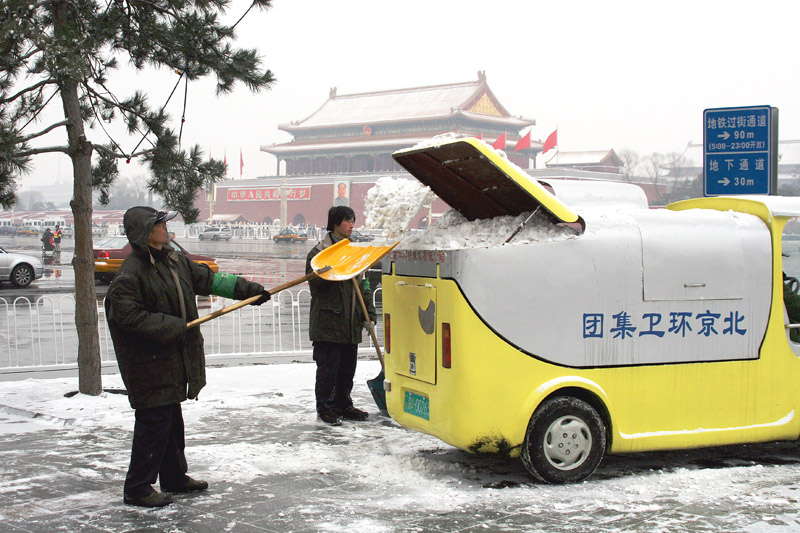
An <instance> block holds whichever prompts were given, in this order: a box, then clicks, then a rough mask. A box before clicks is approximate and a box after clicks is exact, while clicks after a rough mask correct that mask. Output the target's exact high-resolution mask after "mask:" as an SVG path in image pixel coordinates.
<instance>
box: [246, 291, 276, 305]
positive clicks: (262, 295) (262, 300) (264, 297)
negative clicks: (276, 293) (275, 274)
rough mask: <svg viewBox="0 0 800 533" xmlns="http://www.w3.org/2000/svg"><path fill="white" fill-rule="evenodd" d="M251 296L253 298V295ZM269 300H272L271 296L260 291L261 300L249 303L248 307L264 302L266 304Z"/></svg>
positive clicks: (267, 292)
mask: <svg viewBox="0 0 800 533" xmlns="http://www.w3.org/2000/svg"><path fill="white" fill-rule="evenodd" d="M253 296H255V294H254V295H253ZM251 298H252V296H251ZM270 298H272V295H271V294H270V293H269V291H266V290H264V291H261V298H259V299H258V300H256V301H255V302H253V303H251V304H250V305H261V304H263V303H264V302H268V301H269V299H270Z"/></svg>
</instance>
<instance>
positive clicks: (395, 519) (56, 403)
mask: <svg viewBox="0 0 800 533" xmlns="http://www.w3.org/2000/svg"><path fill="white" fill-rule="evenodd" d="M378 371H379V364H378V363H377V362H376V361H362V362H360V363H359V367H358V372H357V376H356V380H355V382H356V387H355V389H354V398H355V401H356V403H357V405H359V406H360V407H364V408H366V409H367V410H368V411H370V415H371V417H370V420H369V421H367V422H365V423H345V424H344V425H343V426H341V427H330V426H326V425H324V424H321V423H319V422H317V421H316V418H315V411H314V405H313V402H314V400H313V396H314V394H313V386H314V372H315V366H314V365H313V364H303V363H296V364H284V365H258V366H247V367H229V368H209V369H208V382H209V385H208V386H207V387H206V388H205V389H204V390H203V391H202V392H201V393H200V400H199V401H196V402H195V401H189V402H185V403H184V404H183V405H184V408H183V411H184V418H185V421H186V432H187V458H188V460H189V465H190V474H193V475H196V476H197V477H199V478H203V479H207V480H208V481H209V482H210V483H211V485H212V488H214V487H216V488H217V490H214V491H211V492H209V493H208V494H207V495H203V496H194V497H192V498H191V499H187V500H182V501H183V502H184V503H183V507H181V508H186V509H195V511H196V512H199V511H204V510H214V509H217V508H220V509H223V508H226V507H225V506H231V507H232V508H230V509H228V510H225V511H224V512H223V511H219V513H221V514H222V515H223V516H224V517H228V519H229V520H230V521H231V522H232V523H233V524H239V523H242V522H246V521H247V520H251V519H252V520H256V519H257V518H258V517H255V518H254V517H253V516H252V515H253V510H254V509H255V508H259V509H262V511H261V512H263V513H274V514H273V515H264V517H262V518H263V519H264V520H266V517H267V516H273V518H274V519H276V520H278V519H285V520H290V519H294V520H295V522H294V526H292V527H287V528H284V529H282V530H294V529H296V528H297V527H299V526H298V525H297V524H298V522H297V521H298V520H300V521H301V524H300V525H301V526H302V527H301V529H304V530H319V531H345V530H349V531H353V530H370V531H400V530H415V531H427V530H434V529H435V530H443V531H451V530H452V531H455V530H462V529H468V528H469V527H476V526H477V527H479V528H488V529H492V530H506V531H512V530H530V531H552V530H556V529H557V530H560V531H586V530H588V529H593V530H603V531H712V530H726V531H767V530H768V531H790V530H793V529H794V528H800V518H799V515H798V511H797V501H798V500H800V497H799V496H798V494H800V492H798V491H800V471H799V470H798V468H797V467H798V465H800V452H798V450H797V446H796V444H794V443H782V444H765V445H754V446H752V447H728V448H724V449H717V450H702V451H689V452H660V453H653V454H634V455H631V456H621V457H613V456H612V457H607V458H606V459H604V461H603V463H602V464H601V466H600V468H599V469H598V471H597V473H596V474H595V475H594V476H593V477H592V478H590V479H589V480H588V481H586V482H583V483H579V484H576V485H569V486H548V485H542V484H539V483H534V482H533V481H531V479H530V478H529V477H528V476H527V474H526V473H525V471H524V468H523V467H522V465H521V463H520V461H518V460H508V459H502V458H496V457H490V456H474V455H469V454H467V453H465V452H461V451H459V450H456V449H454V448H452V447H450V446H449V445H447V444H445V443H443V442H441V441H439V440H438V439H436V438H434V437H431V436H428V435H425V434H422V433H418V432H415V431H412V430H407V429H404V428H402V427H400V426H398V425H397V424H396V423H395V422H394V421H392V420H391V419H388V418H385V417H383V416H381V415H379V414H378V413H377V409H376V408H375V405H374V403H372V399H371V397H370V395H369V392H368V391H367V388H366V385H365V383H364V382H365V381H366V380H367V379H370V378H372V377H374V376H375V375H376V374H377V372H378ZM76 385H77V383H76V379H75V378H54V379H29V380H26V381H18V382H0V445H1V446H2V447H0V450H2V454H0V463H1V464H2V466H0V474H2V475H0V502H3V506H7V505H9V504H10V502H11V501H14V502H15V504H14V506H13V508H11V510H5V511H0V528H2V524H3V523H4V522H3V520H12V522H10V523H11V524H19V525H24V526H26V528H27V527H30V523H31V522H30V518H31V517H30V515H29V513H35V511H36V509H37V508H39V507H42V506H44V507H45V508H46V512H45V511H42V513H44V514H43V515H42V516H39V515H36V516H37V519H38V520H46V519H48V518H47V517H48V516H52V513H53V512H54V510H55V509H58V510H59V511H58V512H62V513H65V514H66V517H67V518H71V519H73V520H78V517H80V516H81V515H79V514H78V513H81V510H82V509H83V510H85V509H87V508H91V509H92V510H91V512H90V514H91V517H92V519H94V520H98V521H100V522H102V523H106V521H107V520H117V519H120V517H123V518H124V517H126V516H128V518H124V519H125V520H130V517H131V516H132V517H134V519H135V520H134V525H135V524H139V526H141V527H145V526H146V524H147V523H149V522H147V520H150V519H151V518H147V517H152V516H155V517H161V519H164V520H168V519H169V520H175V521H176V522H174V523H173V524H161V525H160V526H159V528H161V529H164V530H169V529H171V530H176V531H192V530H193V529H192V528H191V527H185V526H184V525H181V524H184V522H181V521H180V520H182V519H181V516H182V515H181V514H180V513H181V512H182V511H177V510H176V509H179V508H176V509H172V506H171V507H170V510H167V511H158V512H157V513H161V514H155V515H154V514H152V512H149V513H150V514H146V513H145V512H144V511H142V514H141V515H132V514H130V515H122V514H120V508H124V506H122V504H121V503H120V502H119V500H120V499H121V496H120V495H121V492H120V491H121V484H122V480H123V478H124V474H125V471H126V469H127V461H128V453H129V446H130V433H131V430H132V428H133V411H132V410H131V409H130V408H129V406H128V403H127V398H126V397H125V396H123V395H120V394H108V393H104V394H103V395H101V396H98V397H89V396H84V395H80V394H78V395H74V396H71V397H65V396H64V394H65V393H67V392H70V391H74V390H75V388H76ZM104 387H106V388H112V389H113V388H121V387H122V384H121V381H120V379H119V376H104ZM23 412H28V413H39V414H40V415H42V416H39V417H37V418H30V417H28V418H23V417H22V416H21V415H20V413H23ZM54 432H55V433H54ZM38 433H42V434H47V435H56V440H55V441H53V442H52V443H47V444H45V449H47V450H48V452H47V454H48V455H49V456H50V459H48V460H51V461H52V462H53V464H54V465H55V468H51V469H50V468H48V469H42V468H38V467H37V468H35V469H33V470H32V471H31V472H27V471H25V470H21V469H22V468H24V464H25V463H26V462H27V461H28V460H26V459H25V454H26V453H30V452H29V451H28V450H26V447H27V446H28V445H23V446H20V447H15V446H14V442H15V441H17V440H19V441H20V442H26V443H29V442H35V439H34V440H31V439H33V438H34V437H35V435H36V434H38ZM20 465H22V466H20ZM79 479H82V480H94V481H95V482H96V485H93V489H92V490H90V491H88V492H81V493H77V492H76V493H75V494H70V493H69V491H68V490H67V489H64V488H63V487H64V486H66V487H75V488H76V490H77V489H78V488H79V487H84V486H85V483H83V482H80V481H78V480H79ZM56 485H58V486H60V487H62V491H64V492H66V493H67V496H62V497H60V498H53V499H48V500H47V501H46V502H45V503H42V502H41V501H39V500H38V498H40V497H41V496H40V495H39V494H40V493H39V492H38V491H39V490H44V491H45V492H46V491H47V487H53V486H56ZM297 486H300V487H302V490H299V489H297V488H292V487H297ZM37 487H39V488H40V489H37ZM81 490H85V489H81ZM25 498H33V500H32V501H30V502H25V501H24V500H25ZM273 500H274V502H273ZM103 506H106V507H103ZM86 512H88V511H86ZM26 513H28V514H26ZM48 513H50V514H48ZM17 514H19V515H20V516H23V517H25V516H27V518H24V520H23V521H21V522H14V521H13V517H14V516H17ZM136 516H141V517H142V518H141V519H136V518H135V517H136ZM21 520H22V519H21ZM138 520H144V521H138ZM153 520H154V519H153ZM175 524H177V525H175ZM303 524H305V525H303ZM105 527H113V522H111V523H108V524H107V525H106V526H105ZM128 527H129V529H130V528H131V526H130V525H128ZM209 527H211V526H209ZM274 527H277V526H273V528H274ZM348 528H349V529H348ZM133 529H135V527H134V528H133ZM233 529H234V530H235V529H236V528H235V527H234V528H233ZM268 529H271V528H269V526H268ZM30 530H32V531H39V530H44V529H43V528H42V529H37V528H36V527H31V529H30ZM205 530H206V531H207V530H210V529H205ZM794 530H797V529H794Z"/></svg>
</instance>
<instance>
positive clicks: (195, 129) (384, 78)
mask: <svg viewBox="0 0 800 533" xmlns="http://www.w3.org/2000/svg"><path fill="white" fill-rule="evenodd" d="M247 5H248V2H247V1H246V0H234V2H233V4H232V7H231V9H230V11H229V13H228V16H227V18H228V19H231V21H233V20H235V19H236V18H238V17H239V16H240V15H241V13H242V12H243V11H244V9H246V7H247ZM792 6H795V4H794V3H793V2H786V1H773V0H762V1H760V2H752V1H749V2H741V1H705V0H701V1H697V0H694V1H683V0H679V1H671V2H652V1H651V2H647V1H641V0H638V1H622V0H618V1H614V0H611V1H608V2H597V1H570V2H565V1H559V0H548V1H546V2H543V1H539V0H493V1H492V2H488V1H478V0H404V1H402V2H386V1H375V0H340V1H337V2H332V1H330V0H274V1H273V7H272V9H270V10H268V11H266V12H251V13H250V14H249V15H248V16H247V18H245V20H244V21H243V22H242V23H241V24H240V25H239V26H238V28H237V30H238V37H239V41H238V44H239V46H244V47H248V48H257V49H259V50H260V54H261V56H262V58H263V61H264V65H265V66H267V67H268V68H269V69H271V70H272V71H273V73H274V75H275V76H276V77H277V83H276V84H275V85H274V87H273V89H272V90H271V91H267V92H264V93H261V94H256V95H253V94H251V93H250V92H249V91H248V90H247V89H246V88H244V87H237V89H236V91H235V92H234V93H233V94H230V95H225V96H222V97H219V98H217V97H216V96H215V94H214V88H213V83H211V81H208V82H201V83H195V84H193V85H190V86H189V90H188V101H187V111H186V123H185V125H184V133H183V144H184V145H185V146H189V145H192V144H195V143H199V144H200V145H201V146H202V147H203V148H204V149H206V150H207V151H209V150H210V153H211V155H213V156H214V157H218V158H222V157H223V155H224V154H227V160H228V164H229V176H230V177H232V178H233V177H235V178H238V176H239V150H240V149H241V151H242V155H243V159H244V172H243V176H244V177H245V178H253V177H257V176H262V175H274V174H275V171H276V162H275V159H274V158H273V157H272V156H270V155H269V154H266V153H264V152H261V151H260V150H259V147H260V146H261V145H268V144H272V143H281V142H286V141H289V140H291V137H290V136H289V135H288V134H287V133H285V132H283V131H279V130H278V125H279V124H284V123H288V122H291V121H294V120H301V119H303V118H306V117H307V116H309V115H311V114H312V113H313V112H315V111H316V110H317V109H318V108H319V107H320V106H321V105H322V104H323V103H324V102H325V101H326V100H327V98H328V94H329V91H330V89H331V87H337V90H338V94H340V95H342V94H353V93H361V92H369V91H380V90H389V89H400V88H408V87H419V86H426V85H438V84H444V83H458V82H465V81H473V80H476V79H477V73H478V71H479V70H483V71H485V72H486V76H487V80H488V83H489V87H490V88H491V89H492V91H493V92H494V93H495V95H496V96H497V98H498V99H499V101H500V102H501V103H502V104H503V105H504V106H505V107H506V109H508V111H509V112H510V113H511V114H513V115H522V116H523V117H525V118H530V119H534V120H536V123H537V125H536V126H535V127H534V128H533V135H532V136H533V139H541V140H544V139H545V138H546V137H547V135H549V134H550V133H551V132H552V131H553V130H555V129H556V128H558V141H559V148H560V149H561V150H563V151H574V150H600V149H609V148H614V149H615V150H618V151H619V150H622V149H626V148H629V149H633V150H635V151H637V152H639V153H640V155H646V154H649V153H652V152H680V151H682V150H683V149H684V148H685V146H686V144H687V143H688V142H689V141H693V142H702V113H703V110H704V109H706V108H715V107H728V106H735V107H738V106H750V105H772V106H775V107H778V108H779V109H780V119H779V123H780V138H781V139H784V140H785V139H800V86H799V85H798V81H799V80H800V46H798V44H797V38H796V35H797V24H798V16H797V15H798V11H800V9H799V8H797V7H796V6H795V7H792ZM116 81H117V82H118V85H117V86H118V87H121V88H123V90H122V91H121V93H122V94H121V95H124V94H126V93H127V91H129V90H131V88H132V87H134V86H141V85H140V84H141V83H147V84H148V85H146V86H144V87H145V88H146V89H147V90H148V92H149V94H150V98H151V100H152V102H153V103H156V102H163V101H164V100H166V98H167V95H168V94H169V92H170V91H171V90H172V87H173V85H174V83H175V81H176V76H175V75H174V74H171V73H168V72H165V71H160V72H155V73H154V72H152V71H150V72H149V74H148V75H147V76H143V75H139V76H138V77H136V78H132V77H130V76H128V75H126V74H121V75H120V76H119V77H118V78H117V80H116ZM182 88H183V87H182V86H181V90H180V91H178V92H176V96H175V97H173V100H172V101H171V102H170V105H169V107H168V110H169V111H170V112H171V113H172V115H173V116H174V118H175V119H176V122H175V124H176V127H177V120H179V119H180V115H181V108H182V105H183V98H182ZM54 108H55V110H54V112H56V111H59V109H60V104H56V105H55V106H54ZM57 135H58V137H52V136H51V137H50V138H49V139H48V141H49V143H51V144H63V143H64V135H65V134H64V133H63V131H62V132H61V133H58V134H57ZM95 135H96V136H95V137H94V140H95V141H96V142H104V139H103V138H102V137H100V135H101V133H100V132H96V133H95ZM117 140H119V139H117ZM137 141H138V139H136V140H128V141H127V142H123V143H122V144H123V146H127V147H130V148H133V146H134V145H135V144H136V142H137ZM34 164H35V167H34V170H33V172H32V173H31V175H30V176H26V177H25V178H23V184H25V183H31V184H33V183H36V184H46V183H52V182H53V181H56V180H57V179H60V180H71V172H72V170H71V165H70V163H69V160H68V159H67V158H66V157H65V156H61V157H58V156H39V159H37V160H35V161H34ZM121 167H123V168H121V170H122V172H123V174H125V175H137V174H138V175H143V174H145V169H144V167H140V166H138V165H136V164H135V163H131V164H130V165H129V166H126V165H125V164H124V162H123V163H122V165H121Z"/></svg>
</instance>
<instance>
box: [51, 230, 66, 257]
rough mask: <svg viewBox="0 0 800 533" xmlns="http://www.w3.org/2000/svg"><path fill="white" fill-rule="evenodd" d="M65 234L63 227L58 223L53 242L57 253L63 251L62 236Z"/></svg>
mask: <svg viewBox="0 0 800 533" xmlns="http://www.w3.org/2000/svg"><path fill="white" fill-rule="evenodd" d="M63 236H64V234H63V233H62V232H61V228H60V227H59V226H58V224H56V230H55V231H54V232H53V244H54V245H55V247H56V253H61V237H63Z"/></svg>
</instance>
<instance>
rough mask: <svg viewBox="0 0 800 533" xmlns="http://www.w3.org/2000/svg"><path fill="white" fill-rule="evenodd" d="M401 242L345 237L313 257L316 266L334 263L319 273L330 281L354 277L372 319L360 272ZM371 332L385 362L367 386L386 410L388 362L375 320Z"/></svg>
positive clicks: (364, 305)
mask: <svg viewBox="0 0 800 533" xmlns="http://www.w3.org/2000/svg"><path fill="white" fill-rule="evenodd" d="M398 244H400V241H397V242H396V243H394V244H390V245H386V246H354V245H352V244H351V243H350V241H349V240H347V239H342V240H341V241H339V242H337V243H336V244H334V245H333V246H329V247H327V248H325V249H324V250H322V251H321V252H320V253H318V254H317V255H315V256H314V257H313V258H312V259H311V266H312V267H313V268H318V267H319V265H330V266H331V267H332V268H331V269H330V270H328V271H327V272H323V273H320V275H319V277H321V278H323V279H327V280H328V281H344V280H347V279H352V280H353V287H354V288H355V291H356V294H357V295H358V299H359V303H360V304H361V311H362V312H363V313H364V317H365V318H364V320H366V322H367V323H369V322H370V320H369V314H368V313H367V305H366V303H365V302H364V297H363V296H362V295H361V288H360V287H359V286H358V282H357V281H356V276H358V275H359V274H361V273H362V272H364V271H365V270H367V269H368V268H369V267H371V266H372V265H374V264H375V263H377V262H378V261H380V260H381V259H382V258H383V257H384V256H385V255H386V254H388V253H389V252H391V251H392V248H394V247H395V246H397V245H398ZM369 333H370V335H371V336H372V343H373V344H374V345H375V351H376V352H377V354H378V360H379V361H380V362H381V371H380V373H379V374H378V375H377V376H376V377H375V378H374V379H369V380H367V388H369V391H370V392H371V393H372V398H373V399H374V400H375V404H376V405H377V406H378V409H380V410H381V411H382V412H386V410H387V408H386V391H384V390H383V380H384V377H385V374H384V371H385V366H384V362H383V354H382V353H381V347H380V344H378V337H377V335H375V328H373V327H372V324H370V327H369Z"/></svg>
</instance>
